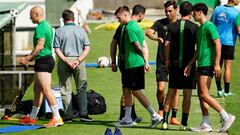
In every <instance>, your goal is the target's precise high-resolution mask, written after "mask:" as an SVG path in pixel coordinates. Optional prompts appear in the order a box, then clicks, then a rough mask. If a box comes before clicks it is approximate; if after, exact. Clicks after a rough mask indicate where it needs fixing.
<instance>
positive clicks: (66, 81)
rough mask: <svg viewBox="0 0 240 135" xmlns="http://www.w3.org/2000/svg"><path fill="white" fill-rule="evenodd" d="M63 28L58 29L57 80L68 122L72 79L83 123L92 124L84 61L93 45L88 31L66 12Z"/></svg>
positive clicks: (55, 42) (56, 45) (63, 14)
mask: <svg viewBox="0 0 240 135" xmlns="http://www.w3.org/2000/svg"><path fill="white" fill-rule="evenodd" d="M62 18H63V21H64V26H63V27H60V28H58V29H57V30H56V33H55V38H54V43H53V47H54V48H55V53H56V54H57V56H58V57H59V61H58V70H57V72H58V77H59V86H60V91H61V96H62V99H63V106H64V110H65V118H64V119H65V121H71V119H72V116H73V110H72V83H71V79H72V77H73V78H74V80H75V83H76V89H77V97H78V101H79V112H80V120H82V121H92V119H91V118H90V117H88V115H87V114H88V112H87V93H86V91H87V79H86V68H85V58H86V56H87V55H88V53H89V51H90V46H89V45H90V42H89V40H88V37H87V34H86V32H85V31H84V30H83V29H82V28H80V27H78V26H76V24H75V23H74V13H73V12H72V11H71V10H65V11H63V13H62Z"/></svg>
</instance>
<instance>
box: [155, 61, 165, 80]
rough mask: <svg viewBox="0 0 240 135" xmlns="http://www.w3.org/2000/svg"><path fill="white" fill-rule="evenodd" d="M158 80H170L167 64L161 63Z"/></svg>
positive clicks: (157, 71) (158, 69)
mask: <svg viewBox="0 0 240 135" xmlns="http://www.w3.org/2000/svg"><path fill="white" fill-rule="evenodd" d="M155 73H156V81H157V82H161V81H164V82H167V81H168V70H167V67H166V65H161V66H159V67H158V68H157V69H156V72H155Z"/></svg>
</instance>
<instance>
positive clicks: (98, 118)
mask: <svg viewBox="0 0 240 135" xmlns="http://www.w3.org/2000/svg"><path fill="white" fill-rule="evenodd" d="M95 26H96V25H91V27H92V33H91V34H90V35H89V38H90V41H91V52H90V54H89V56H88V57H87V62H96V60H97V58H98V57H99V56H109V46H110V42H111V39H112V36H113V31H106V30H98V31H94V30H93V27H95ZM146 40H147V43H148V46H149V50H150V60H151V61H155V57H156V50H157V49H156V48H157V43H155V42H153V41H150V40H148V39H147V38H146ZM239 51H240V48H239V46H237V48H236V58H235V61H234V64H233V72H232V83H231V90H232V92H233V93H235V94H237V95H235V96H231V97H227V98H217V100H218V101H219V102H220V103H221V105H222V106H223V107H224V108H225V109H226V110H227V111H229V112H231V113H232V114H234V115H236V117H237V119H236V122H235V123H234V124H233V126H232V127H231V128H230V130H229V134H237V131H239V130H238V127H239V126H240V122H239V120H238V118H239V117H240V113H239V110H240V109H239V98H240V91H239V89H240V88H239V87H240V86H239V84H240V82H239V80H240V77H239V75H240V73H239V72H238V71H239V66H240V59H239V58H240V54H239ZM52 76H53V80H52V83H53V85H57V83H58V78H57V74H56V68H55V70H54V72H53V75H52ZM145 76H146V83H145V84H146V89H145V91H144V93H145V94H146V96H147V97H148V98H149V100H150V102H151V103H152V105H153V106H154V108H155V109H158V105H157V101H156V97H155V95H156V82H155V66H152V70H151V72H149V73H147V74H146V75H145ZM87 78H88V89H93V90H95V91H97V92H99V93H101V94H102V95H103V96H104V97H105V99H106V103H107V112H106V113H105V114H102V115H92V116H91V117H92V118H93V119H94V121H93V122H90V123H84V122H80V121H79V120H78V119H75V121H74V122H73V123H66V124H65V125H64V126H62V127H58V128H50V129H39V130H32V131H25V132H20V133H12V134H18V135H26V134H29V135H40V134H51V135H55V134H57V135H65V134H68V135H75V134H84V135H101V134H103V133H104V131H105V129H106V128H107V127H110V128H111V129H112V130H113V129H114V123H115V122H116V120H117V119H118V117H119V103H120V101H119V100H120V96H121V84H120V73H119V72H117V73H112V72H111V69H110V68H87ZM212 82H213V83H212V87H211V95H213V96H216V87H215V83H214V81H212ZM180 93H181V95H180V101H179V110H178V114H177V118H178V119H179V120H181V110H182V109H181V103H182V92H180ZM32 95H33V92H32V85H31V87H29V89H28V91H27V93H26V95H25V97H24V98H25V99H32V98H33V96H32ZM135 107H136V111H137V115H138V116H140V117H143V122H141V123H139V124H138V125H137V126H135V127H133V128H121V131H122V133H123V135H150V134H151V135H159V134H166V135H169V134H180V135H186V134H196V133H193V132H190V131H181V132H179V131H178V126H170V130H167V131H166V130H160V126H158V127H157V128H156V129H149V128H148V126H149V124H150V117H149V114H148V113H147V111H146V110H145V109H144V108H143V107H142V106H141V105H140V103H139V102H138V101H136V105H135ZM201 119H202V115H201V110H200V105H199V101H198V97H197V94H196V90H194V91H193V96H192V104H191V111H190V116H189V125H190V126H196V125H198V124H199V123H200V121H201ZM210 119H211V123H212V127H213V129H214V132H213V133H216V132H217V131H218V130H219V128H220V126H221V123H220V116H219V114H218V113H216V111H214V110H213V109H210ZM46 122H47V121H38V124H43V123H46ZM15 124H16V122H13V121H3V120H1V121H0V127H5V126H8V125H15Z"/></svg>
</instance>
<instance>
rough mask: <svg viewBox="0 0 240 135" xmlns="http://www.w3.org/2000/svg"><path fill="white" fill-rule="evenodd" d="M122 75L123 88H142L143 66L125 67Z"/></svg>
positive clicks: (143, 86)
mask: <svg viewBox="0 0 240 135" xmlns="http://www.w3.org/2000/svg"><path fill="white" fill-rule="evenodd" d="M124 75H125V76H124V77H125V82H124V83H125V84H123V86H124V87H123V88H129V89H131V90H142V89H144V88H145V84H144V79H145V78H144V67H143V66H142V67H134V68H130V69H126V72H125V74H124Z"/></svg>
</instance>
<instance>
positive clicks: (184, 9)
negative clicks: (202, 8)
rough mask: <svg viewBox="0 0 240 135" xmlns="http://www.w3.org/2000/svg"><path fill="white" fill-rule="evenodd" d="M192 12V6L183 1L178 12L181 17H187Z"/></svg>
mask: <svg viewBox="0 0 240 135" xmlns="http://www.w3.org/2000/svg"><path fill="white" fill-rule="evenodd" d="M192 11H193V6H192V4H191V3H190V2H188V1H185V2H183V3H182V4H181V5H180V10H179V12H180V14H181V15H182V16H187V15H189V14H191V12H192Z"/></svg>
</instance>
